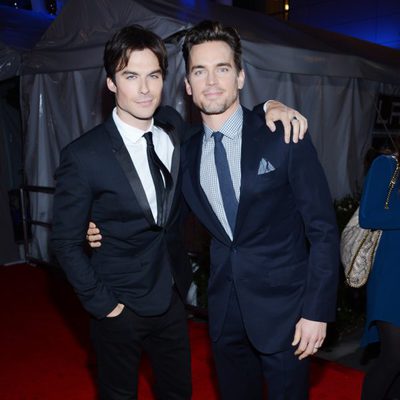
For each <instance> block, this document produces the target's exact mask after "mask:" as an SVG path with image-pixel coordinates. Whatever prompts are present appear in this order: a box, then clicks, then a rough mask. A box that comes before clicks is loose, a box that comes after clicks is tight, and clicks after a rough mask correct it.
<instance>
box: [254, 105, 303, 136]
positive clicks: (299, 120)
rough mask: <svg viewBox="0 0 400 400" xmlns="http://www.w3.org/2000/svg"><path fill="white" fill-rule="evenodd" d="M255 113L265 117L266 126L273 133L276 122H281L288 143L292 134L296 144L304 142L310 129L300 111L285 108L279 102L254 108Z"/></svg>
mask: <svg viewBox="0 0 400 400" xmlns="http://www.w3.org/2000/svg"><path fill="white" fill-rule="evenodd" d="M254 111H255V112H257V113H258V114H260V115H262V116H263V117H265V121H266V124H267V126H268V128H269V129H270V130H271V131H272V132H275V130H276V126H275V122H276V121H281V122H282V125H283V128H284V131H285V142H286V143H289V142H290V134H291V133H292V139H293V142H294V143H297V142H298V141H299V139H300V140H302V139H303V138H304V135H305V134H306V131H307V128H308V123H307V119H306V118H305V117H303V116H302V115H301V114H300V113H299V112H298V111H296V110H294V109H293V108H290V107H287V106H285V105H284V104H282V103H280V102H279V101H276V100H268V101H267V102H266V103H263V104H259V105H257V106H256V107H254ZM291 130H292V132H291Z"/></svg>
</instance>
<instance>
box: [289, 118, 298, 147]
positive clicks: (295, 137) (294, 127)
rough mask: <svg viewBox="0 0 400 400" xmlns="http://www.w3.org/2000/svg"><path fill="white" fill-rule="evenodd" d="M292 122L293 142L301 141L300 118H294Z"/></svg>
mask: <svg viewBox="0 0 400 400" xmlns="http://www.w3.org/2000/svg"><path fill="white" fill-rule="evenodd" d="M291 123H292V140H293V143H297V142H298V141H299V129H300V123H299V120H297V119H296V118H293V119H292V121H291Z"/></svg>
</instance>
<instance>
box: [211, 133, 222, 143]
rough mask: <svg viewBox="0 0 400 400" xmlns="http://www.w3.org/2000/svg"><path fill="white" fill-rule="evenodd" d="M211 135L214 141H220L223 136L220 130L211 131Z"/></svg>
mask: <svg viewBox="0 0 400 400" xmlns="http://www.w3.org/2000/svg"><path fill="white" fill-rule="evenodd" d="M212 136H213V137H214V141H216V142H222V137H223V136H224V135H223V134H222V133H221V132H219V131H216V132H213V134H212Z"/></svg>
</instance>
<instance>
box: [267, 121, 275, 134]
mask: <svg viewBox="0 0 400 400" xmlns="http://www.w3.org/2000/svg"><path fill="white" fill-rule="evenodd" d="M267 126H268V128H269V129H270V131H271V132H275V131H276V125H275V122H274V121H273V120H272V119H268V120H267Z"/></svg>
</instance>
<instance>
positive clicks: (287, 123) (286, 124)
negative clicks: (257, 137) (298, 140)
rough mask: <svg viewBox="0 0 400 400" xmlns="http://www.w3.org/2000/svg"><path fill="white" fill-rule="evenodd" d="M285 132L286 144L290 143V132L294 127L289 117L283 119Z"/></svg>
mask: <svg viewBox="0 0 400 400" xmlns="http://www.w3.org/2000/svg"><path fill="white" fill-rule="evenodd" d="M282 124H283V130H284V134H285V143H290V132H291V130H292V125H291V124H290V120H289V118H288V117H285V118H282Z"/></svg>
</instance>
